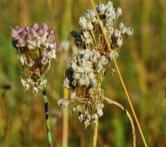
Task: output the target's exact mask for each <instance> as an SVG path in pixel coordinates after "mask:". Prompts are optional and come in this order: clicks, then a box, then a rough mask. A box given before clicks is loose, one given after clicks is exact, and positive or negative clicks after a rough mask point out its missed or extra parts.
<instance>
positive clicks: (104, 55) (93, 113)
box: [58, 1, 133, 127]
mask: <svg viewBox="0 0 166 147" xmlns="http://www.w3.org/2000/svg"><path fill="white" fill-rule="evenodd" d="M96 10H97V14H98V17H99V18H100V21H99V20H98V17H97V14H96V11H95V10H87V11H86V13H85V15H84V16H82V17H80V20H79V24H80V26H81V30H80V31H79V32H77V31H72V32H71V35H72V36H73V37H74V41H75V45H76V46H77V47H78V48H79V49H80V52H79V53H78V55H77V56H75V57H74V58H73V59H72V60H71V62H70V66H69V68H68V69H67V70H66V75H65V80H64V87H65V88H67V89H69V91H70V96H69V99H68V100H67V99H60V100H59V101H58V104H59V105H60V106H61V107H63V108H64V107H65V106H67V105H68V104H69V102H70V103H72V104H73V105H74V107H73V112H76V113H77V114H78V119H79V120H80V121H81V122H82V123H83V124H84V125H85V127H87V126H89V125H90V124H92V123H95V122H96V121H97V120H98V119H99V118H100V117H101V116H102V115H103V108H104V104H103V100H104V92H103V90H102V88H101V85H102V81H103V79H104V75H105V72H106V69H107V67H108V66H109V64H111V61H112V60H115V59H116V58H117V57H118V56H119V51H118V50H119V49H120V48H121V47H122V45H123V41H124V39H125V38H126V37H128V36H130V35H132V34H133V31H132V29H131V28H129V27H126V26H125V25H124V24H123V23H122V22H119V21H118V20H119V17H120V16H121V15H122V10H121V8H118V9H115V8H114V7H113V4H112V2H111V1H109V2H108V3H107V4H99V5H97V6H96ZM101 25H102V28H101ZM102 29H103V30H104V33H103V30H102ZM105 35H106V36H105ZM105 37H107V39H108V42H106V40H105ZM108 43H109V45H110V48H111V50H109V48H108Z"/></svg>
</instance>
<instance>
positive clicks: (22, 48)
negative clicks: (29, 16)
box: [11, 24, 57, 94]
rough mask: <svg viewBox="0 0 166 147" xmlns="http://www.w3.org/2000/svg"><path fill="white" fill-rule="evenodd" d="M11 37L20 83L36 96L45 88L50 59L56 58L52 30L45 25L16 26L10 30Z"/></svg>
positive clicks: (55, 45) (55, 46)
mask: <svg viewBox="0 0 166 147" xmlns="http://www.w3.org/2000/svg"><path fill="white" fill-rule="evenodd" d="M11 36H12V37H13V45H14V47H15V48H16V49H17V53H18V59H19V62H20V65H21V82H22V84H23V86H24V87H25V89H26V90H28V89H31V90H32V91H33V92H34V93H35V94H36V93H37V92H38V90H39V89H41V90H42V89H43V87H46V83H47V79H46V74H47V72H48V70H49V68H50V63H51V59H54V58H56V48H57V44H56V41H55V33H54V29H52V28H51V29H50V28H48V26H47V24H43V25H38V24H34V25H32V26H30V27H24V26H17V27H15V28H13V29H12V31H11Z"/></svg>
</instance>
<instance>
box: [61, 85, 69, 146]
mask: <svg viewBox="0 0 166 147" xmlns="http://www.w3.org/2000/svg"><path fill="white" fill-rule="evenodd" d="M68 95H69V94H68V89H66V88H64V98H65V99H67V98H68ZM68 119H69V116H68V108H67V107H66V108H64V109H63V140H62V146H63V147H68V127H69V126H68V121H69V120H68Z"/></svg>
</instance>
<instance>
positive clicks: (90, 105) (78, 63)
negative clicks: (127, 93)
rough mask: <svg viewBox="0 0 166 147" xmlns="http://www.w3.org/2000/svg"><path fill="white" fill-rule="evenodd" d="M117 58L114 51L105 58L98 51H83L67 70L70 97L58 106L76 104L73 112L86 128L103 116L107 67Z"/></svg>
mask: <svg viewBox="0 0 166 147" xmlns="http://www.w3.org/2000/svg"><path fill="white" fill-rule="evenodd" d="M116 57H117V54H116V52H114V51H112V52H111V53H110V54H109V55H108V56H105V55H102V54H101V53H100V52H99V51H96V50H89V49H86V50H81V51H80V52H79V54H78V55H76V56H75V57H74V58H73V59H72V60H71V62H70V66H69V68H68V69H67V70H66V75H65V80H64V87H65V88H67V89H69V90H70V96H69V99H68V100H66V99H60V100H59V101H58V104H59V106H61V107H62V108H64V107H65V106H67V105H68V104H69V102H73V103H75V107H74V108H73V112H76V113H77V114H78V118H79V120H80V121H81V122H82V123H83V124H84V125H85V127H87V126H89V125H90V124H91V123H95V122H96V121H97V120H98V118H99V117H101V116H102V115H103V108H104V105H103V96H104V95H103V91H102V89H101V83H102V81H103V77H104V74H105V70H106V66H107V65H108V64H109V63H110V62H111V60H113V59H115V58H116Z"/></svg>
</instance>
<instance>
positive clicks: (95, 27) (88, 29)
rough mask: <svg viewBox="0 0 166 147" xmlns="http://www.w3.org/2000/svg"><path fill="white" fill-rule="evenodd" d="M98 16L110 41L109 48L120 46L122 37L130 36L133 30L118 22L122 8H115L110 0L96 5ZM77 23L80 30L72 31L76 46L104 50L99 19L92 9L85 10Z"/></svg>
mask: <svg viewBox="0 0 166 147" xmlns="http://www.w3.org/2000/svg"><path fill="white" fill-rule="evenodd" d="M96 10H97V12H98V16H99V18H100V20H101V23H102V26H103V28H104V31H105V33H106V35H107V38H108V40H109V43H110V47H111V49H118V48H121V47H122V45H123V41H124V38H126V37H128V36H131V35H132V34H133V30H132V29H131V28H130V27H126V26H125V25H124V24H123V23H122V22H119V17H120V16H122V9H121V8H118V9H115V8H114V7H113V4H112V2H111V1H109V2H108V3H107V4H102V3H101V4H99V5H97V6H96ZM79 24H80V26H81V31H80V32H76V31H73V32H72V36H73V37H74V38H75V43H76V46H78V47H81V48H84V49H87V48H97V49H102V51H106V50H107V49H106V48H105V41H103V39H104V37H103V34H102V32H101V28H100V26H99V21H98V19H97V15H96V13H95V11H94V10H87V11H86V12H85V15H84V16H82V17H80V20H79Z"/></svg>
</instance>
